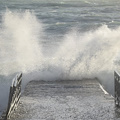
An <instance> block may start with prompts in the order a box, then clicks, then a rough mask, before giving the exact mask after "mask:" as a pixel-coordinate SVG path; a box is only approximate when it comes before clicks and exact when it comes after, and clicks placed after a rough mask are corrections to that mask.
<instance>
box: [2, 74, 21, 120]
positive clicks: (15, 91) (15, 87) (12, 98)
mask: <svg viewBox="0 0 120 120" xmlns="http://www.w3.org/2000/svg"><path fill="white" fill-rule="evenodd" d="M21 82H22V73H20V74H18V75H16V77H15V78H14V79H13V81H12V85H11V87H10V93H9V99H8V107H7V110H6V111H4V112H3V114H2V116H1V118H0V120H7V119H9V118H10V117H11V115H12V113H13V112H14V110H15V109H16V107H17V105H18V103H19V99H20V95H21Z"/></svg>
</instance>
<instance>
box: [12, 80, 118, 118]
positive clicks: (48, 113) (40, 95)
mask: <svg viewBox="0 0 120 120" xmlns="http://www.w3.org/2000/svg"><path fill="white" fill-rule="evenodd" d="M115 109H116V108H115V105H114V99H113V97H111V96H110V95H109V94H104V92H103V91H102V90H101V88H100V86H99V83H98V82H97V81H96V80H79V81H70V80H61V81H46V82H45V81H31V82H30V83H29V84H28V85H27V86H26V88H25V91H24V93H23V94H22V96H21V99H20V103H19V106H18V108H17V110H16V111H15V112H14V114H13V116H12V117H11V120H120V118H119V117H120V116H119V115H120V114H119V113H120V112H119V111H118V110H117V111H116V110H115Z"/></svg>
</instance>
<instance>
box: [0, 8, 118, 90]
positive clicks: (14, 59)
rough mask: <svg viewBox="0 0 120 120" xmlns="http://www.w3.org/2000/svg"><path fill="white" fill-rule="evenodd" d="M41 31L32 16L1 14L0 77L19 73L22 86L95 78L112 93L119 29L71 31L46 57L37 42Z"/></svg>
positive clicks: (40, 24) (39, 23) (38, 22)
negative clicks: (21, 74) (38, 82)
mask: <svg viewBox="0 0 120 120" xmlns="http://www.w3.org/2000/svg"><path fill="white" fill-rule="evenodd" d="M43 31H45V30H44V26H43V24H42V23H41V22H40V21H39V20H38V19H37V17H36V16H35V15H34V13H31V12H29V11H25V12H12V11H9V10H7V11H6V12H5V14H4V15H3V19H2V27H1V28H0V49H1V51H0V66H1V68H0V74H1V75H4V76H6V75H7V76H9V75H11V74H13V73H15V72H20V71H21V72H23V85H25V84H27V82H29V81H30V80H58V79H59V80H60V79H62V80H64V79H71V80H76V79H79V80H80V79H83V78H96V77H97V78H98V79H100V81H101V83H103V84H104V85H106V86H107V89H109V88H110V85H111V86H112V90H113V77H110V76H113V71H114V70H116V69H119V58H120V57H119V53H120V51H119V46H120V41H119V40H120V28H119V27H118V28H116V29H110V28H108V27H107V26H106V25H103V26H101V27H99V28H98V29H96V30H91V31H88V32H84V33H83V32H80V31H78V30H77V28H73V30H70V31H68V32H67V34H66V35H64V38H63V39H62V40H61V41H62V42H60V43H59V46H58V47H57V48H56V47H54V48H52V49H54V54H51V55H48V56H47V55H46V54H45V53H44V52H43V51H44V50H43V49H47V48H44V43H43V42H41V41H45V39H43V37H42V36H43V34H44V35H45V32H43ZM56 41H57V39H56ZM49 50H50V48H49ZM108 84H109V85H108ZM110 89H111V88H110Z"/></svg>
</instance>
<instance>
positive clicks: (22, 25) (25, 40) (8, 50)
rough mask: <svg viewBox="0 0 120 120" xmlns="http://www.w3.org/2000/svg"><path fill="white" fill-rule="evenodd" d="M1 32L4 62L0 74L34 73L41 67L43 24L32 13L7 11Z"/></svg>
mask: <svg viewBox="0 0 120 120" xmlns="http://www.w3.org/2000/svg"><path fill="white" fill-rule="evenodd" d="M1 31H2V32H1V40H0V41H1V42H0V43H1V44H0V45H1V46H2V49H1V51H0V55H2V56H1V58H2V59H3V60H2V61H1V67H2V69H1V71H0V74H12V73H14V72H18V71H22V72H26V71H27V70H28V71H33V69H35V67H37V65H40V62H41V61H42V56H41V55H42V54H41V53H40V52H41V47H40V44H39V41H40V39H41V36H42V24H41V23H40V22H39V21H38V20H37V18H36V17H35V16H34V15H33V14H32V13H30V12H29V11H26V12H24V13H21V12H20V13H18V12H11V11H9V10H7V11H6V12H5V14H4V15H3V22H2V28H1Z"/></svg>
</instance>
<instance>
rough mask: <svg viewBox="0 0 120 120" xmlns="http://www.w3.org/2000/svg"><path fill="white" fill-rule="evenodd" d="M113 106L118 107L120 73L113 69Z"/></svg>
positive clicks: (119, 103) (119, 105) (119, 102)
mask: <svg viewBox="0 0 120 120" xmlns="http://www.w3.org/2000/svg"><path fill="white" fill-rule="evenodd" d="M114 84H115V85H114V86H115V106H116V107H120V74H119V73H118V72H117V71H114Z"/></svg>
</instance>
